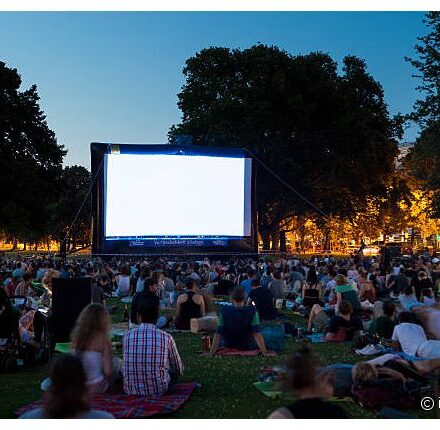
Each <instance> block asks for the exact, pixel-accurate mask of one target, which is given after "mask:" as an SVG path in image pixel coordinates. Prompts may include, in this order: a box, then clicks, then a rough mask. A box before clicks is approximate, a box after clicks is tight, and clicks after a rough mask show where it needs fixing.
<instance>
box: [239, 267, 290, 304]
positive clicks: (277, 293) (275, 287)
mask: <svg viewBox="0 0 440 430" xmlns="http://www.w3.org/2000/svg"><path fill="white" fill-rule="evenodd" d="M272 277H273V279H272V281H270V282H269V291H270V292H271V293H272V295H273V298H274V300H278V299H285V298H286V295H285V293H286V282H285V281H284V280H283V279H281V273H280V271H279V270H275V271H274V272H273V274H272ZM249 292H250V291H246V293H247V294H246V297H247V296H248V295H249Z"/></svg>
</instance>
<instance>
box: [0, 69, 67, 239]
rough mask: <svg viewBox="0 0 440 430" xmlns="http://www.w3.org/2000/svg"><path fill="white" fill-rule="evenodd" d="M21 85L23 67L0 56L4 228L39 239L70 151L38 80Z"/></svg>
mask: <svg viewBox="0 0 440 430" xmlns="http://www.w3.org/2000/svg"><path fill="white" fill-rule="evenodd" d="M20 86H21V78H20V76H19V74H18V73H17V70H16V69H10V68H8V67H6V64H5V63H3V62H0V171H1V172H2V181H1V198H2V204H1V205H0V229H1V230H3V231H5V232H6V233H7V234H8V235H10V236H12V237H15V238H20V239H22V240H25V241H35V240H37V239H39V238H40V237H42V236H44V235H45V234H47V233H48V231H49V229H50V226H49V225H48V222H49V221H50V219H51V215H50V211H51V210H52V209H53V204H54V202H55V201H56V197H57V196H56V194H57V190H58V188H57V178H58V177H59V175H60V173H61V168H62V160H63V157H64V155H65V154H66V151H65V150H64V147H63V146H61V145H58V144H57V141H56V138H55V134H54V132H53V131H52V130H50V129H49V127H48V125H47V123H46V119H45V115H44V113H43V112H42V111H41V109H40V107H39V104H38V100H39V96H38V93H37V88H36V86H35V85H33V86H31V87H30V88H29V89H28V90H24V91H21V90H20Z"/></svg>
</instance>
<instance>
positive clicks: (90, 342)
mask: <svg viewBox="0 0 440 430" xmlns="http://www.w3.org/2000/svg"><path fill="white" fill-rule="evenodd" d="M110 328H111V321H110V315H109V314H108V312H107V309H106V308H105V306H104V305H102V304H99V303H92V304H90V305H88V306H86V307H85V308H84V309H83V310H82V312H81V313H80V314H79V316H78V319H77V320H76V323H75V327H74V328H73V331H72V342H71V345H70V348H71V351H72V353H73V354H76V355H78V357H80V359H81V361H82V363H83V366H84V369H85V371H86V375H87V386H88V387H89V391H90V393H91V394H100V393H104V392H106V391H107V390H108V389H110V388H111V387H112V386H113V385H114V384H115V383H116V381H117V379H118V377H119V374H120V373H119V372H120V369H121V360H120V359H119V358H117V357H115V358H112V347H111V344H110V340H109V332H110Z"/></svg>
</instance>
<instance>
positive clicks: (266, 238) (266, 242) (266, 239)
mask: <svg viewBox="0 0 440 430" xmlns="http://www.w3.org/2000/svg"><path fill="white" fill-rule="evenodd" d="M260 234H261V240H262V241H263V250H264V251H267V250H269V249H270V233H269V232H268V231H262V232H260Z"/></svg>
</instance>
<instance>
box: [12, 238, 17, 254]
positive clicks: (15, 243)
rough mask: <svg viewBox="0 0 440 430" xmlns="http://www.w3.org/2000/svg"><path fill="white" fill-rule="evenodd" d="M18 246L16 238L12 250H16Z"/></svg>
mask: <svg viewBox="0 0 440 430" xmlns="http://www.w3.org/2000/svg"><path fill="white" fill-rule="evenodd" d="M17 247H18V240H17V239H14V241H13V242H12V251H15V250H16V249H17Z"/></svg>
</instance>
